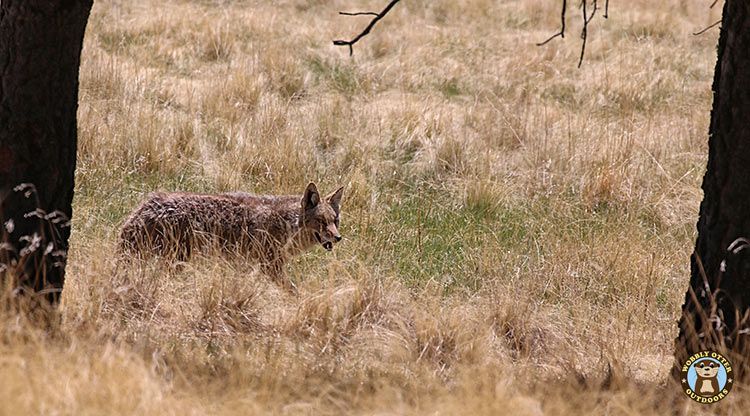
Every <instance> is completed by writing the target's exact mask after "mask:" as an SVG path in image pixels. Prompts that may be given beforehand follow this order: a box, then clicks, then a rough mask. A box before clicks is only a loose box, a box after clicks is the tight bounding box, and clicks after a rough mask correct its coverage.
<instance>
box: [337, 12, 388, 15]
mask: <svg viewBox="0 0 750 416" xmlns="http://www.w3.org/2000/svg"><path fill="white" fill-rule="evenodd" d="M339 14H340V15H342V16H377V15H378V13H376V12H354V13H352V12H339Z"/></svg>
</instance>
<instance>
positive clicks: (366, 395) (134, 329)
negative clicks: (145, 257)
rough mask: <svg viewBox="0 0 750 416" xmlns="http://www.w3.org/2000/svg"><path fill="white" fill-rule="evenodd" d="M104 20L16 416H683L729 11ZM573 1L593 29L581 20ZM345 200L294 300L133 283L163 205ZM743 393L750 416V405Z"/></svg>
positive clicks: (726, 407) (252, 286)
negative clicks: (194, 198) (687, 335)
mask: <svg viewBox="0 0 750 416" xmlns="http://www.w3.org/2000/svg"><path fill="white" fill-rule="evenodd" d="M557 3H558V2H556V1H543V0H517V1H511V0H506V1H499V0H497V1H491V0H432V1H428V0H404V1H402V2H401V3H400V4H399V5H398V6H396V8H395V9H394V10H393V12H392V14H391V15H389V16H388V17H387V18H386V19H385V20H383V22H382V23H381V24H380V25H379V26H377V27H376V29H375V30H374V32H373V33H372V34H371V35H370V36H368V37H367V38H365V39H364V40H363V41H361V42H360V43H359V44H357V45H356V47H355V53H354V56H353V57H351V58H350V57H349V56H348V53H347V51H346V50H345V49H343V48H336V47H334V46H332V45H331V40H332V39H336V38H348V37H350V36H351V35H353V34H355V33H357V32H358V31H359V30H360V29H361V28H362V27H363V25H365V24H366V23H367V18H366V17H365V18H354V17H343V16H338V15H337V14H336V13H337V12H338V11H339V10H371V9H375V8H380V7H382V6H383V5H384V4H385V1H374V0H368V1H367V2H365V1H362V0H347V1H344V0H335V1H320V0H281V1H274V2H264V1H249V0H248V1H228V0H226V1H223V0H216V1H209V0H164V1H155V0H143V1H138V2H133V1H125V0H97V1H96V3H95V5H94V8H93V11H92V16H91V19H90V21H89V26H88V30H87V34H86V40H85V47H84V51H83V57H82V67H81V92H80V107H79V156H78V171H77V179H76V180H77V183H76V197H75V203H74V217H75V218H74V222H73V237H72V240H71V254H70V261H69V265H68V277H67V279H68V280H67V282H66V287H65V291H64V296H63V306H62V318H63V319H62V325H61V328H60V331H58V332H59V333H55V334H53V335H49V334H41V333H38V332H36V331H34V330H31V329H28V328H27V327H25V326H24V325H23V322H22V321H20V320H19V319H18V318H16V317H13V316H7V315H3V318H2V320H0V322H1V323H2V324H1V325H0V331H1V332H0V333H1V334H2V338H1V339H0V374H2V381H1V382H0V414H75V415H94V414H139V415H140V414H174V415H185V414H195V415H202V414H220V415H224V414H283V415H306V414H381V415H382V414H408V415H411V414H431V415H435V414H441V415H442V414H446V415H449V414H487V415H498V414H508V415H566V414H571V415H574V414H575V415H579V414H591V415H601V414H611V415H619V414H623V415H625V414H627V415H634V414H653V415H663V414H665V413H667V412H669V411H670V410H672V409H676V410H679V411H681V412H685V413H690V414H701V413H706V414H707V413H709V412H713V411H716V410H717V409H720V410H723V411H724V412H725V413H727V414H741V413H742V412H741V409H743V408H745V407H746V406H747V404H748V403H747V398H746V397H745V398H742V396H743V392H742V390H743V389H742V388H741V387H740V386H737V387H735V390H734V391H733V392H732V394H731V395H730V396H729V397H728V398H727V399H726V400H725V401H723V402H722V403H720V404H718V405H715V406H714V407H706V406H701V405H698V404H696V403H692V402H690V401H689V400H688V399H687V398H686V397H685V396H684V395H683V393H682V392H681V390H680V388H679V386H677V385H675V384H673V383H671V382H670V381H669V371H670V368H671V366H672V364H673V361H672V346H673V339H674V337H675V336H676V334H677V327H676V320H677V318H678V317H679V311H680V305H681V303H682V300H683V296H684V292H685V289H686V287H687V282H688V273H689V266H688V264H689V263H688V258H689V254H690V252H691V250H692V247H693V243H694V239H695V222H696V220H697V212H698V205H699V203H700V200H701V196H702V193H701V191H700V181H701V178H702V175H703V171H704V169H705V162H706V154H707V146H706V143H707V131H708V117H709V111H710V107H711V90H710V86H711V80H712V75H713V69H714V65H715V61H716V54H715V45H716V38H717V34H718V31H717V30H716V29H714V30H712V31H709V32H708V33H706V34H704V35H702V36H692V35H691V32H694V31H696V30H698V29H701V28H703V27H705V26H707V25H709V24H710V23H712V22H714V21H715V20H717V19H718V18H719V13H720V8H719V7H718V6H716V7H714V8H713V9H709V8H708V6H709V5H710V1H703V0H663V1H646V0H632V1H627V2H626V1H613V2H612V4H611V6H610V18H609V19H608V20H606V21H605V20H600V19H595V20H594V22H593V23H592V26H591V27H590V30H589V43H588V46H587V54H586V59H585V61H584V64H583V67H582V68H581V69H577V68H576V64H577V61H578V54H579V51H580V49H579V48H580V39H579V38H578V36H577V33H576V31H577V30H580V16H579V15H578V14H577V11H574V10H573V9H571V12H570V13H569V19H568V27H569V30H570V32H569V33H568V36H566V37H565V39H564V40H560V39H558V40H555V41H553V42H551V43H550V44H548V45H547V46H545V47H536V46H534V44H535V42H538V41H541V40H543V39H545V38H546V37H548V36H549V35H550V34H552V33H554V31H555V30H557V27H558V24H559V22H558V19H559V9H558V8H559V5H558V4H557ZM571 7H572V6H571ZM309 181H315V182H316V183H318V186H319V187H320V188H321V189H322V190H323V191H325V192H328V191H331V190H333V189H335V187H337V186H339V185H344V186H345V187H346V188H345V194H344V198H345V201H344V203H343V216H342V222H341V225H342V226H341V231H342V234H343V236H344V241H343V242H342V243H340V244H339V245H338V246H337V248H336V249H335V250H334V252H333V253H326V252H324V251H323V250H322V249H320V248H317V249H316V250H314V251H313V252H310V253H308V254H305V255H303V256H300V257H299V258H297V259H295V261H294V262H293V264H291V265H290V267H289V268H288V273H289V276H290V277H291V278H292V279H293V280H294V281H295V282H296V283H297V285H298V286H299V288H300V294H299V296H298V297H293V296H290V295H288V294H286V293H285V292H283V291H281V290H279V288H278V287H276V286H275V285H274V284H272V283H271V282H269V281H268V279H267V278H266V277H264V276H263V275H261V274H259V273H258V272H257V271H256V270H255V268H254V265H253V264H252V263H244V262H240V261H226V260H222V259H217V258H201V259H197V260H195V261H193V262H191V263H189V264H187V265H185V267H184V268H182V269H181V270H177V271H176V270H171V269H168V268H167V269H165V268H164V267H161V266H160V265H159V264H157V263H154V264H151V263H147V264H142V265H137V266H134V267H131V268H124V267H118V265H117V264H116V261H115V257H116V256H115V255H114V253H115V247H116V242H117V233H118V228H119V226H120V224H121V223H122V221H123V220H124V218H125V216H126V215H127V214H128V212H129V211H130V210H132V209H133V208H134V207H135V205H136V204H137V203H138V202H139V201H140V200H141V199H142V198H143V197H144V195H146V194H147V193H149V192H151V191H154V190H167V191H172V190H175V191H176V190H180V191H196V192H224V191H230V190H242V191H248V192H257V193H278V194H300V195H301V194H302V192H303V190H304V187H305V185H306V184H307V183H308V182H309ZM744 396H746V394H744Z"/></svg>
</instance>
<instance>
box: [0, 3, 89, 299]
mask: <svg viewBox="0 0 750 416" xmlns="http://www.w3.org/2000/svg"><path fill="white" fill-rule="evenodd" d="M92 3H93V0H46V1H45V0H0V236H1V237H2V240H0V241H1V242H2V245H1V246H0V279H3V280H5V281H4V283H5V284H6V287H8V285H10V286H11V287H12V288H13V289H14V292H19V291H22V292H30V293H33V294H37V295H39V294H42V295H43V296H36V297H37V298H45V299H47V300H48V301H51V302H52V303H56V302H57V301H58V299H59V293H60V292H61V290H62V286H63V282H64V279H65V263H66V258H67V250H68V237H69V236H70V222H69V219H70V218H71V216H72V208H71V204H72V201H73V184H74V172H75V164H76V143H77V127H76V111H77V109H78V68H79V64H80V56H81V49H82V46H83V35H84V32H85V28H86V22H87V20H88V16H89V12H90V10H91V5H92ZM8 279H10V281H9V280H8Z"/></svg>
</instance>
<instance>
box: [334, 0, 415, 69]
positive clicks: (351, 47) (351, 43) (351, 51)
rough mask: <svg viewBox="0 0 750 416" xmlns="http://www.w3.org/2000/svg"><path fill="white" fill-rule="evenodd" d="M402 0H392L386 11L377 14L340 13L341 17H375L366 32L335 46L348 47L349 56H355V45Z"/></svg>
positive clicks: (335, 43) (339, 42)
mask: <svg viewBox="0 0 750 416" xmlns="http://www.w3.org/2000/svg"><path fill="white" fill-rule="evenodd" d="M399 1H401V0H391V2H390V3H388V5H387V6H385V9H383V11H382V12H380V13H375V12H355V13H349V12H339V14H340V15H344V16H362V15H368V16H375V17H374V18H373V19H372V20H371V21H370V24H368V25H367V27H365V30H363V31H362V33H360V34H359V35H357V36H355V37H354V38H353V39H352V40H342V39H339V40H334V41H333V44H334V45H336V46H348V47H349V56H352V55H353V54H354V44H355V43H357V42H358V41H359V40H360V39H362V38H363V37H365V36H367V34H369V33H370V30H371V29H372V28H373V26H375V24H376V23H378V21H379V20H380V19H382V18H383V17H385V15H386V14H388V12H390V11H391V9H392V8H393V6H395V5H396V3H398V2H399Z"/></svg>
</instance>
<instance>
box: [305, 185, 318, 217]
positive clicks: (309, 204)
mask: <svg viewBox="0 0 750 416" xmlns="http://www.w3.org/2000/svg"><path fill="white" fill-rule="evenodd" d="M319 202H320V194H319V193H318V187H317V186H315V184H314V183H312V182H310V184H309V185H307V189H305V195H304V196H302V209H304V210H308V209H312V208H315V207H317V206H318V203H319Z"/></svg>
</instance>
